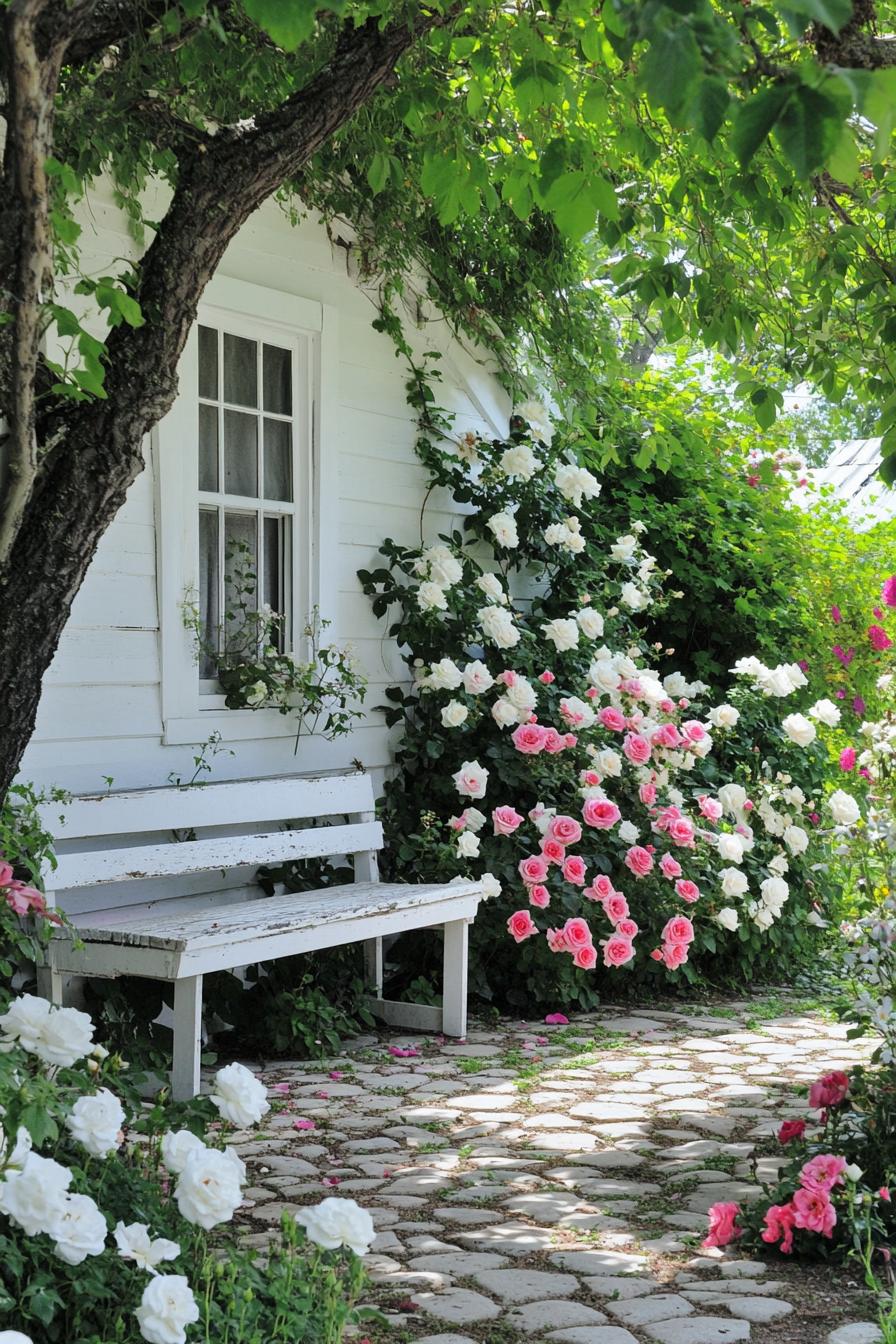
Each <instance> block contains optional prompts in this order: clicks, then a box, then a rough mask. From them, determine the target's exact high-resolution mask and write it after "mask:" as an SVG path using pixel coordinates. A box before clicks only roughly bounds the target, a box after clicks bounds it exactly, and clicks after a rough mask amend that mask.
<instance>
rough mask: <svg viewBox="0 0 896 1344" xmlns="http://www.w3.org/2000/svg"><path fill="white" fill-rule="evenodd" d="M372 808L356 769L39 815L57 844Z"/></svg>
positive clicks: (124, 797)
mask: <svg viewBox="0 0 896 1344" xmlns="http://www.w3.org/2000/svg"><path fill="white" fill-rule="evenodd" d="M373 808H374V801H373V782H372V780H371V777H370V775H367V774H362V773H361V772H360V771H358V772H356V773H354V774H350V775H345V774H339V775H320V776H317V777H315V778H311V779H301V778H298V777H297V776H294V775H282V776H276V777H274V778H272V779H253V780H242V781H239V782H237V783H233V784H202V785H197V786H195V787H190V788H182V789H172V788H164V789H141V790H140V791H139V792H133V793H98V794H88V795H84V796H82V797H80V798H73V799H72V801H71V803H69V804H67V805H65V806H63V805H62V804H59V803H45V804H43V805H42V806H41V807H40V808H39V813H40V817H41V820H42V822H43V824H44V825H45V826H46V827H47V829H48V830H49V831H50V832H51V833H52V834H53V835H54V836H55V837H56V839H57V840H77V839H82V838H84V837H86V836H102V835H126V834H139V833H140V832H142V831H165V830H184V829H187V828H189V827H199V828H201V827H203V826H228V825H234V824H235V825H246V826H253V825H257V824H258V823H259V822H262V821H300V820H303V819H304V818H306V817H335V816H339V815H341V814H352V813H361V812H372V811H373ZM60 814H61V815H62V821H60Z"/></svg>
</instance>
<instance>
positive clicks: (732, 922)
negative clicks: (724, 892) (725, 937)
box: [716, 905, 740, 933]
mask: <svg viewBox="0 0 896 1344" xmlns="http://www.w3.org/2000/svg"><path fill="white" fill-rule="evenodd" d="M716 923H717V924H721V926H722V928H723V929H728V931H729V932H730V933H733V932H734V930H735V929H736V928H737V926H738V925H739V924H740V916H739V915H738V913H737V911H736V910H734V909H732V907H731V906H730V905H726V906H724V907H723V908H722V909H721V910H720V911H719V913H718V914H717V915H716Z"/></svg>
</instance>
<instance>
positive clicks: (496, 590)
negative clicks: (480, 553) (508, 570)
mask: <svg viewBox="0 0 896 1344" xmlns="http://www.w3.org/2000/svg"><path fill="white" fill-rule="evenodd" d="M476 587H477V588H478V589H479V591H480V592H482V593H485V595H486V597H487V598H488V599H489V600H490V601H491V602H497V603H498V604H499V605H500V604H502V603H505V602H506V601H507V594H506V593H505V591H504V589H503V588H502V586H501V580H500V579H499V578H498V577H497V575H495V574H480V575H479V578H478V579H477V580H476Z"/></svg>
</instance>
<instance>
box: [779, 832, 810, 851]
mask: <svg viewBox="0 0 896 1344" xmlns="http://www.w3.org/2000/svg"><path fill="white" fill-rule="evenodd" d="M783 839H784V843H785V845H786V846H787V848H788V849H789V850H790V852H791V854H804V853H805V852H806V850H807V849H808V848H809V837H808V835H807V834H806V832H805V831H804V830H803V828H802V826H788V827H786V828H785V831H784V837H783Z"/></svg>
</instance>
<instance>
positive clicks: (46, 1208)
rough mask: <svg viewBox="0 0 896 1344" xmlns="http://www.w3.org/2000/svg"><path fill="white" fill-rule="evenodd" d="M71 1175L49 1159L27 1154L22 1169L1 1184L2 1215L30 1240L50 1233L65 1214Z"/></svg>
mask: <svg viewBox="0 0 896 1344" xmlns="http://www.w3.org/2000/svg"><path fill="white" fill-rule="evenodd" d="M71 1179H72V1173H71V1172H70V1171H69V1170H68V1169H67V1168H66V1167H63V1166H60V1164H59V1163H58V1162H54V1161H53V1159H52V1158H50V1157H41V1156H40V1155H39V1154H38V1153H28V1154H27V1156H26V1157H25V1161H24V1162H23V1163H22V1170H21V1171H17V1172H13V1173H11V1174H10V1175H8V1176H7V1177H6V1179H5V1180H4V1181H2V1182H0V1213H5V1214H6V1216H7V1217H8V1218H11V1219H12V1220H13V1222H14V1223H18V1225H19V1227H20V1228H21V1229H22V1231H23V1232H24V1233H25V1234H26V1236H29V1237H36V1236H38V1235H39V1234H40V1233H41V1232H46V1231H48V1230H49V1228H50V1226H51V1225H52V1223H53V1221H54V1219H55V1218H57V1217H58V1216H59V1214H60V1213H61V1212H62V1208H63V1205H64V1204H65V1199H66V1191H67V1190H68V1187H69V1185H70V1184H71Z"/></svg>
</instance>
